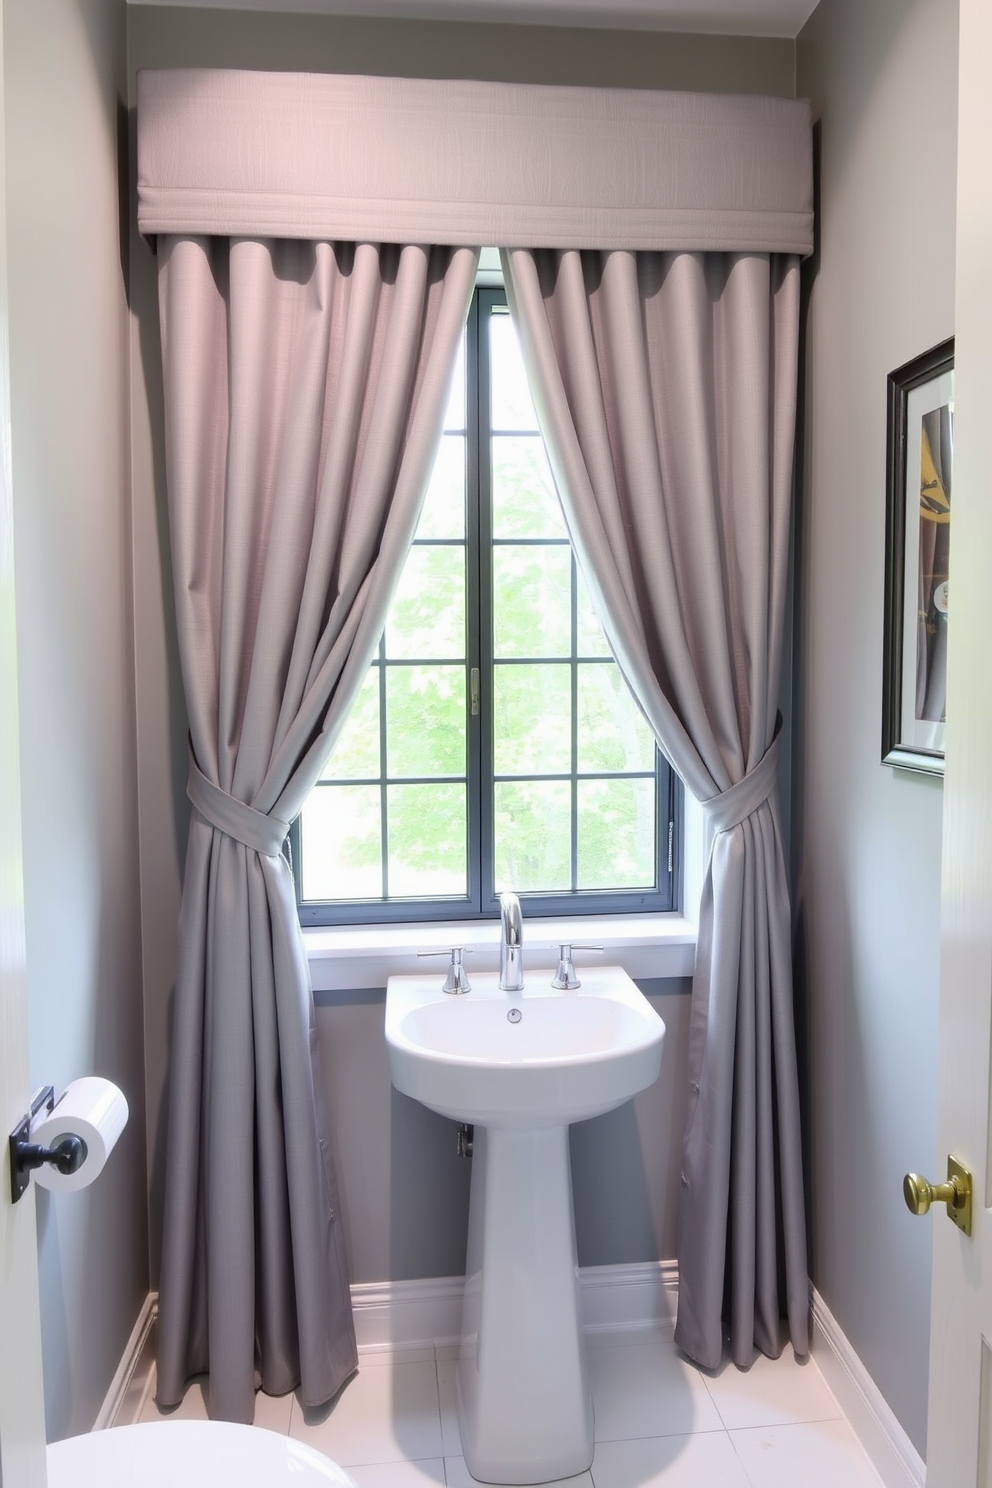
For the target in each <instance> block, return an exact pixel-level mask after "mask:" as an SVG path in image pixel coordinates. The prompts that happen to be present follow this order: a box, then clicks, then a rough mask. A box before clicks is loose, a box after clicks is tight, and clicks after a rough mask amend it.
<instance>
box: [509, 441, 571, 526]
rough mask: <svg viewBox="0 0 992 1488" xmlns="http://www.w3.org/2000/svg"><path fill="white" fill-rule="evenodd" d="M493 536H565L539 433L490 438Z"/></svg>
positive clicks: (559, 507) (563, 523)
mask: <svg viewBox="0 0 992 1488" xmlns="http://www.w3.org/2000/svg"><path fill="white" fill-rule="evenodd" d="M492 451H493V536H494V537H567V536H568V533H567V531H566V530H565V519H564V517H563V516H562V514H561V502H560V501H559V500H558V492H557V490H556V488H555V483H554V479H553V477H552V475H551V466H550V465H549V464H548V457H547V454H546V453H545V450H544V440H543V439H542V438H541V436H540V435H539V434H521V435H513V434H498V435H494V436H493V444H492Z"/></svg>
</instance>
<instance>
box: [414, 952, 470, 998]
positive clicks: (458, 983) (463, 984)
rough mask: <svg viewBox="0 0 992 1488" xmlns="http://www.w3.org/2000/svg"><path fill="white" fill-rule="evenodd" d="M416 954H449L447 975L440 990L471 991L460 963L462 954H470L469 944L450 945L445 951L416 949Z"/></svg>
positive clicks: (466, 973) (466, 975)
mask: <svg viewBox="0 0 992 1488" xmlns="http://www.w3.org/2000/svg"><path fill="white" fill-rule="evenodd" d="M417 955H418V956H450V957H451V965H450V966H449V967H448V975H447V976H446V977H445V979H444V986H443V987H442V988H441V990H442V992H453V993H456V994H457V993H460V992H471V990H472V983H471V982H470V981H469V979H468V972H467V971H466V970H465V968H464V966H463V965H462V957H463V956H471V955H472V947H471V946H452V947H451V949H450V950H447V951H418V952H417Z"/></svg>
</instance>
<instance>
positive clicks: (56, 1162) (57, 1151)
mask: <svg viewBox="0 0 992 1488" xmlns="http://www.w3.org/2000/svg"><path fill="white" fill-rule="evenodd" d="M54 1107H55V1087H54V1086H53V1085H43V1086H42V1087H41V1089H40V1090H37V1091H36V1092H35V1094H34V1096H33V1097H32V1100H31V1109H30V1111H28V1113H27V1115H26V1116H24V1117H22V1119H21V1120H20V1121H19V1122H18V1123H17V1125H16V1126H15V1127H14V1130H13V1131H12V1132H11V1134H10V1137H9V1141H8V1145H9V1149H10V1202H11V1203H12V1204H16V1203H17V1201H18V1199H20V1198H22V1197H23V1195H24V1193H25V1191H26V1189H27V1186H28V1184H29V1182H30V1181H31V1174H32V1173H33V1172H34V1171H35V1169H36V1168H41V1167H44V1165H45V1164H46V1163H51V1164H52V1166H53V1167H56V1168H58V1170H59V1172H60V1173H66V1174H68V1173H78V1171H79V1169H80V1168H81V1167H82V1165H83V1163H84V1162H85V1161H86V1143H85V1142H84V1141H83V1139H82V1137H77V1136H75V1135H67V1136H64V1137H62V1138H61V1139H60V1140H59V1141H58V1142H57V1143H56V1144H55V1146H54V1147H42V1146H40V1145H39V1143H37V1142H32V1141H31V1128H32V1126H33V1125H34V1124H35V1122H36V1121H37V1120H38V1117H39V1116H40V1114H41V1113H42V1111H52V1110H54Z"/></svg>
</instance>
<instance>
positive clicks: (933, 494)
mask: <svg viewBox="0 0 992 1488" xmlns="http://www.w3.org/2000/svg"><path fill="white" fill-rule="evenodd" d="M953 421H954V339H953V337H952V338H950V339H949V340H947V341H942V342H941V343H940V344H939V345H938V346H933V347H931V348H930V350H929V351H925V352H924V353H923V354H922V355H921V356H918V357H915V358H914V359H913V360H912V361H911V362H906V364H905V365H904V366H902V367H897V368H896V370H895V371H894V372H890V373H889V377H888V399H887V420H886V433H887V448H886V479H885V485H886V501H885V591H884V592H885V618H884V632H883V666H882V763H883V764H886V765H895V766H896V767H897V768H899V769H902V770H916V771H921V772H923V773H925V774H930V775H943V773H944V730H945V727H946V723H945V712H944V706H943V703H944V686H945V682H946V672H945V668H946V647H947V618H948V616H947V598H948V586H947V551H948V548H949V544H950V518H951V487H952V470H953Z"/></svg>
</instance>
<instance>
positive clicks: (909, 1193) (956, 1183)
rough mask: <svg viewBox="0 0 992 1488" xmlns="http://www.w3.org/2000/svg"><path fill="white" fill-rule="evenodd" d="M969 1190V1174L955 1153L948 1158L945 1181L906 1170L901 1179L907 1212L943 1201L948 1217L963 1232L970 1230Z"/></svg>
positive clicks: (970, 1182) (968, 1233)
mask: <svg viewBox="0 0 992 1488" xmlns="http://www.w3.org/2000/svg"><path fill="white" fill-rule="evenodd" d="M971 1191H972V1177H971V1174H970V1173H969V1171H968V1169H967V1168H966V1167H965V1166H964V1164H963V1163H960V1162H958V1160H957V1158H955V1157H949V1158H948V1159H947V1181H946V1183H930V1182H929V1180H928V1179H926V1178H921V1177H920V1175H919V1173H907V1174H906V1176H905V1178H904V1179H903V1181H902V1192H903V1198H904V1199H905V1200H906V1207H907V1209H908V1210H909V1212H910V1214H926V1213H927V1211H928V1210H929V1208H930V1205H931V1204H946V1205H947V1214H948V1218H949V1219H953V1221H954V1223H955V1224H956V1225H957V1226H958V1228H959V1229H961V1230H964V1233H965V1234H966V1235H970V1234H971Z"/></svg>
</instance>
